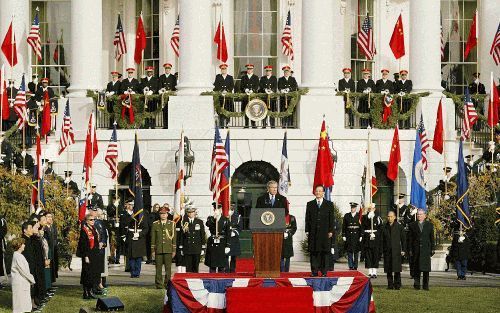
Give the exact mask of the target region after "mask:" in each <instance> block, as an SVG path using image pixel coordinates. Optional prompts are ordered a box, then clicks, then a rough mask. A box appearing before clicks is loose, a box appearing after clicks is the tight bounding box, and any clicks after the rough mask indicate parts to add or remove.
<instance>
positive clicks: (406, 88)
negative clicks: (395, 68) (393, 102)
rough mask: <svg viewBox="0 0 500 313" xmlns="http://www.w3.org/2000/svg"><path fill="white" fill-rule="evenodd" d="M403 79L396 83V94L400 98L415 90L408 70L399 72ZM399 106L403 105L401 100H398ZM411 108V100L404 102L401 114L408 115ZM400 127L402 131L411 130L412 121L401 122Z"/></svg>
mask: <svg viewBox="0 0 500 313" xmlns="http://www.w3.org/2000/svg"><path fill="white" fill-rule="evenodd" d="M399 74H400V77H401V79H399V80H397V81H396V82H394V93H397V94H398V95H399V96H400V97H402V96H404V95H407V94H409V93H410V92H411V91H412V89H413V83H412V81H411V80H410V79H408V71H407V70H401V71H400V72H399ZM396 99H397V102H398V104H400V103H401V98H399V97H398V98H396ZM410 106H411V101H410V100H403V109H402V110H401V113H406V112H408V110H409V109H410ZM399 127H400V128H402V129H409V128H410V119H407V120H406V121H401V122H399Z"/></svg>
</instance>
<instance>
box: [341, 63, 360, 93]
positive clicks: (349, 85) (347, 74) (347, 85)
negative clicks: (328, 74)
mask: <svg viewBox="0 0 500 313" xmlns="http://www.w3.org/2000/svg"><path fill="white" fill-rule="evenodd" d="M342 73H344V78H342V79H340V80H339V87H338V88H339V91H340V92H343V91H348V92H354V91H355V90H356V88H354V80H353V79H352V78H351V73H352V70H351V69H350V68H348V67H346V68H344V69H342Z"/></svg>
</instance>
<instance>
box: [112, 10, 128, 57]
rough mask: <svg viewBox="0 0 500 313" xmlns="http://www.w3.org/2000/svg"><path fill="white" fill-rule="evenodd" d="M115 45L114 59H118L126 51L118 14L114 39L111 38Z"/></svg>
mask: <svg viewBox="0 0 500 313" xmlns="http://www.w3.org/2000/svg"><path fill="white" fill-rule="evenodd" d="M113 45H114V46H115V59H116V60H117V61H120V59H121V58H122V55H124V54H125V53H127V42H126V41H125V33H124V32H123V26H122V19H121V18H120V15H119V14H118V24H116V32H115V39H113Z"/></svg>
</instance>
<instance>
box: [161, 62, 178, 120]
mask: <svg viewBox="0 0 500 313" xmlns="http://www.w3.org/2000/svg"><path fill="white" fill-rule="evenodd" d="M163 68H164V69H165V74H162V75H161V76H160V79H159V82H160V91H159V93H160V94H163V93H164V92H168V91H176V90H177V77H176V76H175V75H174V74H171V73H170V72H171V71H172V64H170V63H165V64H163ZM162 113H163V128H164V129H167V128H168V102H166V103H164V106H163V108H162Z"/></svg>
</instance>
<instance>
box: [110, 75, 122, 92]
mask: <svg viewBox="0 0 500 313" xmlns="http://www.w3.org/2000/svg"><path fill="white" fill-rule="evenodd" d="M111 73H116V74H118V72H111ZM120 90H122V87H121V83H120V81H119V80H116V81H110V82H109V83H108V84H107V85H106V92H108V93H110V95H111V96H112V95H119V94H120ZM111 93H112V94H111Z"/></svg>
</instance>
